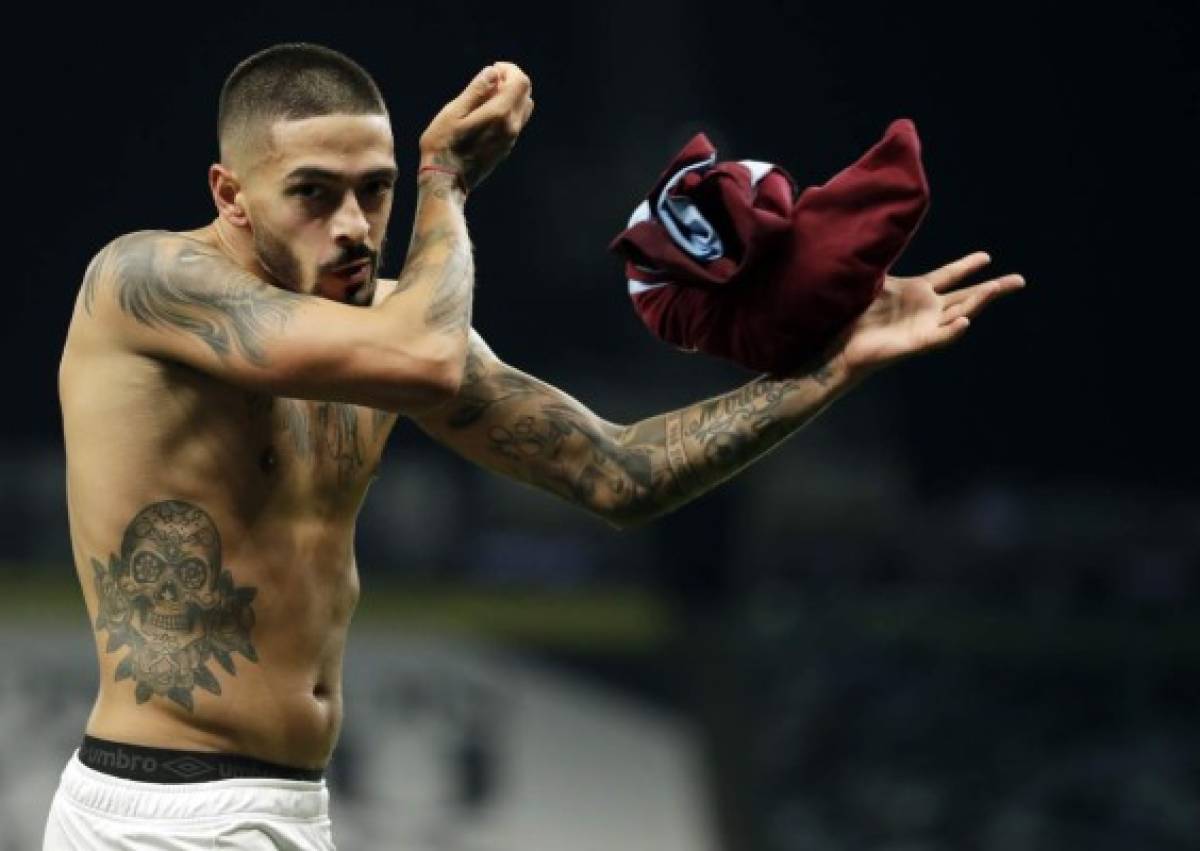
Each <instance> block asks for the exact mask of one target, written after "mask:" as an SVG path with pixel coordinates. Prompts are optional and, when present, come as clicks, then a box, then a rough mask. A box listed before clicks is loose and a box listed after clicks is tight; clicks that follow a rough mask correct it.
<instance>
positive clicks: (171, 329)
mask: <svg viewBox="0 0 1200 851" xmlns="http://www.w3.org/2000/svg"><path fill="white" fill-rule="evenodd" d="M441 177H442V176H427V177H426V179H425V181H424V183H423V185H422V193H421V200H420V202H419V203H420V206H419V208H418V217H417V223H416V227H415V228H414V233H413V244H412V247H411V250H410V253H409V257H408V262H407V264H406V266H405V268H404V271H403V272H402V275H401V281H400V284H401V285H400V286H398V287H397V288H396V291H395V292H394V293H393V294H392V295H391V296H389V298H387V299H385V300H384V301H383V302H382V303H380V304H378V305H376V306H374V307H370V308H363V307H354V306H351V305H347V304H340V303H338V302H335V301H332V300H330V299H324V298H320V297H318V296H308V295H300V294H297V293H293V292H291V291H288V290H285V289H282V288H281V287H277V286H273V285H271V284H267V283H264V282H263V281H262V280H260V279H259V278H257V277H256V276H254V275H252V274H250V273H249V272H247V271H245V270H244V269H242V268H240V267H239V266H238V265H237V264H235V263H234V262H233V261H232V260H230V259H229V258H227V257H226V256H225V255H224V254H222V253H221V252H220V251H218V250H217V249H216V248H213V247H212V246H210V245H208V244H206V243H203V242H199V241H197V240H193V239H190V238H187V237H183V236H179V235H176V234H172V233H167V232H163V231H143V232H139V233H134V234H129V235H127V236H123V237H120V238H119V239H116V240H114V241H113V242H112V243H110V244H109V245H108V246H107V247H106V248H105V249H104V250H102V251H101V252H100V253H99V254H98V255H97V256H96V258H95V259H94V260H93V261H92V263H91V265H90V266H89V267H88V271H87V274H86V275H85V277H84V284H83V288H82V292H81V294H80V308H81V321H83V322H85V323H89V324H90V325H91V326H93V327H94V328H95V330H96V331H97V332H98V333H95V334H93V335H92V337H93V338H94V339H103V340H105V341H108V343H110V344H111V345H113V346H115V347H116V348H118V349H121V350H127V351H133V352H136V353H139V354H143V355H148V356H151V357H156V358H161V359H165V360H171V361H176V362H179V363H184V364H187V365H188V366H191V367H194V368H196V369H199V370H201V371H204V372H207V373H209V374H211V375H214V376H217V377H219V378H222V379H225V380H228V381H230V382H232V383H235V384H239V385H242V386H245V387H247V388H250V389H254V390H260V391H264V392H268V393H271V394H272V395H277V396H290V397H295V398H307V399H321V400H327V401H336V402H348V403H352V404H361V405H367V406H370V407H373V408H377V409H383V410H388V411H400V412H404V413H412V412H414V411H416V410H421V409H424V408H427V407H429V406H431V405H434V404H439V403H442V402H445V401H446V399H447V398H449V397H452V396H453V395H454V393H455V392H457V390H458V387H459V384H460V383H461V380H462V369H463V362H464V360H465V349H466V339H465V338H466V323H467V322H469V317H470V291H471V287H472V281H473V266H472V262H471V256H470V246H469V243H468V239H467V233H466V225H465V223H464V221H463V218H462V210H461V196H460V197H459V198H457V199H455V198H452V197H451V194H452V193H451V191H450V189H449V185H448V181H446V180H444V179H439V178H441Z"/></svg>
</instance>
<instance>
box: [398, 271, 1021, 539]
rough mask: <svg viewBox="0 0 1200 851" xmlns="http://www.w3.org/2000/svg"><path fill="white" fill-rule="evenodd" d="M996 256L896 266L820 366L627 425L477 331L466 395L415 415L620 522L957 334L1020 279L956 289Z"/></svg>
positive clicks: (659, 506) (676, 496)
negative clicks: (924, 267) (514, 359)
mask: <svg viewBox="0 0 1200 851" xmlns="http://www.w3.org/2000/svg"><path fill="white" fill-rule="evenodd" d="M990 260H991V259H990V258H989V257H988V255H987V254H985V253H983V252H976V253H974V254H970V255H968V256H966V257H963V258H961V259H959V260H956V261H954V262H952V263H949V264H947V265H945V266H942V267H941V268H939V269H935V270H934V271H932V272H928V273H926V274H924V275H917V276H915V277H911V278H899V277H892V276H890V275H889V276H887V277H886V278H885V280H884V286H883V289H882V290H881V292H880V293H879V295H878V296H877V297H876V299H875V301H874V302H872V303H871V305H870V306H869V307H868V309H867V310H866V312H865V313H863V315H862V316H860V317H859V318H858V319H857V320H856V321H855V323H854V324H853V325H852V326H851V327H850V328H848V329H847V330H846V332H845V333H844V335H843V336H842V337H841V338H839V340H838V341H836V342H835V344H834V345H833V346H831V348H830V349H829V352H828V355H827V358H826V360H825V362H824V363H823V364H822V365H821V366H819V367H817V368H816V369H814V370H812V371H810V372H808V373H807V374H802V375H794V376H789V377H786V378H772V377H769V376H762V377H760V378H758V379H756V380H754V381H751V382H750V383H749V384H746V385H745V386H743V387H740V388H738V389H737V390H734V391H733V392H731V393H726V394H725V395H723V396H718V397H716V398H714V399H709V400H708V401H705V402H700V403H699V404H696V405H692V406H690V407H687V408H682V409H680V410H677V411H671V412H670V413H666V414H660V415H658V416H655V417H650V418H648V419H645V420H642V421H641V422H638V423H635V424H633V425H630V426H620V425H615V424H613V423H610V422H606V421H604V420H602V419H600V418H599V417H597V416H596V415H595V414H593V413H592V412H591V411H589V410H588V409H587V408H585V407H584V406H583V405H581V404H579V402H577V401H575V400H574V399H572V398H571V397H570V396H568V395H566V394H565V393H563V392H561V391H559V390H556V389H555V388H553V387H551V386H549V385H548V384H545V383H543V382H541V381H538V380H537V379H535V378H531V377H530V376H528V375H526V374H525V373H523V372H520V371H518V370H515V369H513V368H512V367H510V366H507V365H505V364H504V363H502V362H501V361H500V360H498V359H497V358H496V356H495V355H494V354H492V352H491V350H490V349H489V348H488V347H487V344H486V343H484V342H483V340H482V338H480V337H479V335H478V334H476V333H475V332H474V331H472V332H471V343H470V349H469V351H468V353H467V374H466V377H465V379H464V380H463V385H462V389H461V391H460V392H459V395H458V397H457V398H456V399H454V400H452V401H451V402H449V403H448V404H446V405H444V406H442V407H440V408H437V409H434V410H432V411H429V412H427V413H426V414H425V415H424V416H422V417H420V418H418V419H417V420H416V422H417V423H418V424H419V425H420V426H421V427H422V428H423V429H424V430H425V431H427V432H428V433H429V434H431V435H432V436H433V437H435V438H436V439H438V440H440V441H442V442H443V443H445V444H447V445H448V446H450V447H451V448H452V449H454V450H456V451H457V452H459V453H461V454H462V455H464V456H466V457H467V458H469V459H471V460H472V461H475V462H476V463H479V464H482V465H483V466H486V467H488V468H490V469H492V470H495V471H497V472H500V473H503V474H505V475H508V476H511V477H513V478H515V479H519V480H521V481H524V482H527V483H529V484H531V485H534V486H536V487H540V488H544V489H546V490H549V491H552V492H553V493H556V494H558V495H559V496H561V497H564V498H565V499H568V500H570V501H571V502H574V503H576V504H578V505H581V506H583V507H585V508H587V509H588V510H590V511H592V512H594V513H596V514H598V515H600V516H601V517H603V518H605V519H606V520H608V521H609V522H610V523H612V524H613V525H615V526H618V527H624V526H632V525H637V524H638V523H641V522H644V521H646V520H649V519H652V518H654V517H656V516H658V515H660V514H663V513H665V512H668V511H671V510H672V509H674V508H677V507H678V506H680V505H682V504H683V503H685V502H687V501H688V500H690V499H693V498H694V497H696V496H698V495H699V494H702V493H704V492H705V491H707V490H709V489H711V488H713V487H715V486H716V485H717V484H719V483H720V482H723V481H725V480H726V479H728V478H729V477H730V476H732V475H734V474H735V473H737V472H738V471H739V470H741V469H742V468H744V467H746V466H747V465H748V464H750V463H751V462H752V461H754V460H756V459H757V458H760V457H762V456H763V455H764V454H766V453H767V452H768V451H770V450H771V449H772V448H774V447H775V446H777V445H778V444H779V443H780V442H781V441H782V440H783V439H784V438H786V437H787V436H788V435H790V434H792V433H793V432H794V431H796V430H797V429H798V428H800V427H801V426H803V425H804V424H806V423H807V422H809V421H810V420H812V419H813V418H814V417H815V416H817V414H819V413H820V412H821V411H822V410H824V409H825V407H826V406H827V405H829V403H830V402H832V401H833V400H834V399H836V398H837V397H838V396H840V395H841V394H843V393H845V392H846V391H847V390H849V389H850V388H852V387H853V386H855V385H856V384H858V383H859V382H861V381H862V380H863V379H865V378H866V377H867V376H869V375H871V374H872V373H874V372H876V371H877V370H879V369H881V368H882V367H884V366H886V365H887V364H889V363H894V362H896V361H898V360H901V359H903V358H907V357H911V356H912V355H915V354H919V353H921V352H926V351H931V350H933V349H937V348H941V347H943V346H946V345H948V344H949V343H952V342H953V341H954V340H956V339H958V338H960V337H961V336H962V335H963V334H964V333H965V332H966V329H967V327H968V325H969V324H970V322H971V320H972V319H974V318H975V317H976V316H977V315H978V314H979V313H980V312H981V311H982V310H983V309H984V308H985V307H986V306H987V305H988V304H990V303H991V302H992V301H994V300H995V299H997V298H1000V297H1001V296H1004V295H1006V294H1008V293H1012V292H1016V291H1017V290H1019V289H1021V288H1022V287H1023V286H1024V285H1025V280H1024V278H1023V277H1022V276H1020V275H1014V274H1010V275H1004V276H1001V277H999V278H993V279H992V280H989V281H985V282H983V283H980V284H975V285H973V286H968V287H962V288H956V287H958V285H959V284H961V283H962V282H963V281H964V280H966V279H967V278H968V277H969V276H971V275H973V274H975V273H976V272H978V271H980V270H981V269H982V268H983V267H984V266H986V265H987V264H988V263H989V262H990Z"/></svg>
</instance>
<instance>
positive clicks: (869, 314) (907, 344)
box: [834, 251, 1025, 378]
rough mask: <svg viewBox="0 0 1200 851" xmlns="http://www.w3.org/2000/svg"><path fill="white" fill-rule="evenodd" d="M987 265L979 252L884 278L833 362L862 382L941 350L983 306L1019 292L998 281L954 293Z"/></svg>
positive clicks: (1012, 278) (1017, 285) (1015, 284)
mask: <svg viewBox="0 0 1200 851" xmlns="http://www.w3.org/2000/svg"><path fill="white" fill-rule="evenodd" d="M990 262H991V258H990V257H989V256H988V255H987V254H986V253H985V252H982V251H977V252H975V253H974V254H968V255H967V256H966V257H963V258H962V259H960V260H955V261H954V262H953V263H948V264H947V265H945V266H942V267H941V268H940V269H935V270H934V271H932V272H927V273H926V274H924V275H917V276H916V277H912V278H897V277H892V276H891V275H888V276H886V277H885V278H884V282H883V289H881V290H880V292H879V295H877V296H876V297H875V300H874V301H873V302H871V305H870V306H869V307H868V308H867V309H866V311H865V312H864V313H863V314H862V315H861V316H859V318H858V319H857V320H856V321H855V323H854V324H853V325H852V326H851V327H850V328H849V329H848V330H847V332H846V333H845V334H844V335H843V336H842V337H841V338H840V340H839V341H838V344H836V345H835V347H834V350H835V354H834V359H835V360H840V361H841V362H842V363H841V366H842V367H843V368H844V369H845V370H846V373H847V374H848V375H850V376H851V377H854V378H862V377H865V376H866V375H869V374H870V373H872V372H874V371H875V370H877V369H879V368H880V367H882V366H886V365H887V364H888V363H891V362H893V361H896V360H900V359H901V358H905V357H908V356H910V355H915V354H919V353H920V352H925V351H929V350H932V349H937V348H941V347H942V346H945V345H948V344H949V343H952V342H954V341H955V340H957V339H958V338H959V337H961V336H962V335H963V333H964V332H966V330H967V328H968V327H969V326H970V324H971V320H972V319H974V318H975V317H976V316H978V315H979V312H980V311H982V310H983V308H984V307H986V306H987V305H988V303H989V302H991V301H993V300H994V299H996V298H999V297H1000V296H1002V295H1006V294H1007V293H1011V292H1015V291H1017V290H1019V289H1021V288H1022V287H1024V286H1025V279H1024V278H1023V277H1021V276H1020V275H1004V276H1002V277H999V278H992V279H991V280H988V281H984V282H983V283H979V284H973V285H971V286H969V287H962V288H961V289H954V287H955V286H957V285H958V284H961V283H962V282H963V281H965V280H966V279H967V278H968V277H970V276H971V275H973V274H975V273H976V272H978V271H979V270H980V269H982V268H983V267H985V266H987V264H988V263H990Z"/></svg>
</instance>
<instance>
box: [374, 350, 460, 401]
mask: <svg viewBox="0 0 1200 851" xmlns="http://www.w3.org/2000/svg"><path fill="white" fill-rule="evenodd" d="M388 360H389V364H390V369H388V370H385V373H386V374H385V376H384V378H383V381H382V384H383V385H384V387H385V390H384V396H385V399H384V400H383V401H384V404H383V406H382V407H385V408H386V409H387V410H390V411H392V412H393V413H398V414H404V415H406V416H416V415H419V414H424V413H428V412H430V411H432V410H434V409H436V408H438V407H440V406H442V405H445V404H446V403H448V402H450V401H451V400H453V399H454V398H455V397H457V396H458V394H459V392H460V390H461V389H462V385H463V380H464V377H465V375H466V362H467V346H466V339H465V336H464V338H463V339H462V340H449V339H445V338H440V339H435V340H428V341H425V342H423V343H422V344H420V345H418V346H413V347H411V348H409V349H407V350H405V351H404V352H400V353H395V354H394V355H393V356H392V357H390V358H389V359H388Z"/></svg>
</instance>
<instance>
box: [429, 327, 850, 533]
mask: <svg viewBox="0 0 1200 851" xmlns="http://www.w3.org/2000/svg"><path fill="white" fill-rule="evenodd" d="M831 380H832V374H831V373H830V372H829V370H828V369H826V368H824V367H822V368H818V369H817V370H815V371H814V372H812V373H810V374H808V375H804V376H798V377H792V378H782V379H775V378H769V377H763V378H759V379H757V380H756V381H752V382H750V383H749V384H747V385H745V386H744V387H741V388H739V389H737V390H735V391H733V392H732V393H728V394H726V395H724V396H720V397H718V398H715V399H711V400H709V401H706V402H702V403H700V404H697V405H692V406H690V407H687V408H683V409H681V410H678V411H672V412H670V413H667V414H662V415H659V416H656V417H651V418H648V419H646V420H643V421H641V422H639V423H636V424H635V425H632V426H629V427H624V428H622V427H618V426H612V425H610V424H608V423H605V422H603V421H602V420H600V419H599V418H597V417H596V416H595V415H594V414H592V413H591V412H590V411H588V410H587V409H586V408H584V407H583V406H582V405H580V404H579V403H577V402H575V401H574V400H573V399H570V398H569V397H568V396H566V395H565V394H562V393H560V392H558V391H556V390H555V389H554V388H552V387H550V386H548V385H546V384H543V383H541V382H539V381H536V380H534V379H532V378H530V377H528V376H526V375H524V374H522V373H520V372H518V371H516V370H513V369H510V368H508V367H506V366H504V364H502V363H500V362H499V361H497V360H495V359H494V357H490V353H488V355H486V356H485V354H484V353H483V351H482V349H481V348H479V347H478V346H476V344H475V343H474V341H473V343H472V348H471V351H470V353H469V354H468V358H467V371H466V376H465V379H464V382H463V386H462V389H461V390H460V392H459V396H458V398H457V399H456V401H455V403H454V405H453V406H452V407H451V409H450V411H449V413H448V414H446V415H445V419H444V423H443V425H444V427H446V428H448V429H451V430H454V431H466V430H475V431H476V432H477V436H476V438H475V440H476V441H482V442H483V443H484V444H485V446H486V451H487V453H488V454H490V455H491V456H493V457H495V458H496V459H497V464H498V465H499V466H500V467H501V468H502V470H503V471H504V472H507V473H509V474H510V475H513V476H514V477H517V478H519V479H521V480H523V481H526V482H529V483H530V484H533V485H536V486H539V487H542V488H545V489H547V490H550V491H552V492H554V493H557V494H559V495H560V496H563V497H565V498H567V499H569V500H571V501H573V502H577V503H579V504H581V505H583V506H584V507H586V508H588V509H590V510H592V511H595V512H597V513H600V514H603V515H604V516H605V517H608V518H610V519H611V520H613V521H614V522H617V523H619V524H626V523H636V522H641V521H644V520H648V519H650V518H651V517H654V516H656V515H659V514H662V513H665V512H666V511H670V510H672V509H673V508H676V507H678V506H679V505H681V504H683V503H685V502H687V501H689V500H691V499H693V498H695V497H696V496H698V495H700V494H701V493H704V492H705V491H707V490H709V489H711V488H712V487H714V486H715V485H717V484H718V483H720V482H722V481H724V480H725V479H727V478H729V477H730V476H732V475H734V474H735V473H736V472H738V471H739V470H740V469H742V468H743V467H745V466H746V465H747V464H749V463H751V462H752V461H754V460H755V459H756V458H758V457H760V456H762V455H763V454H765V453H766V452H768V451H769V450H770V449H772V448H773V447H774V446H776V445H777V444H778V443H779V442H780V441H782V440H783V439H784V438H786V437H787V436H788V435H789V434H791V433H792V432H793V431H795V430H796V429H797V428H799V427H801V426H802V425H803V424H804V423H806V422H808V421H809V420H811V419H812V418H813V417H814V416H816V414H817V413H819V412H820V410H822V409H823V408H824V406H825V405H826V404H827V403H828V402H829V401H830V400H831V399H832V396H831V394H830V393H829V386H830V382H831Z"/></svg>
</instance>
